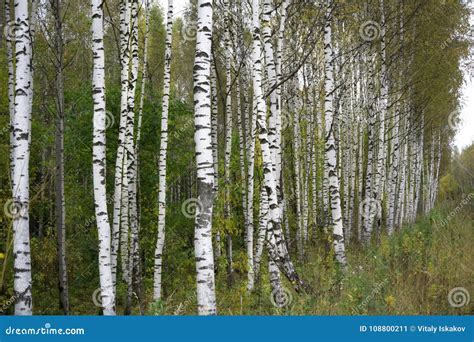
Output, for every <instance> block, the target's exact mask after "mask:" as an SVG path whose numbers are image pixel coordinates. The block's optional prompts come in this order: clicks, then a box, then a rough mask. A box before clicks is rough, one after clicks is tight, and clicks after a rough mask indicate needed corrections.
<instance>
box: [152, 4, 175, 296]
mask: <svg viewBox="0 0 474 342" xmlns="http://www.w3.org/2000/svg"><path fill="white" fill-rule="evenodd" d="M172 33H173V0H168V15H167V19H166V43H165V72H164V76H163V81H164V85H163V107H162V108H163V110H162V114H161V133H160V159H159V161H158V238H157V240H156V249H155V273H154V285H153V299H155V300H157V299H161V272H162V265H163V248H164V245H165V222H166V157H167V152H168V110H169V97H170V66H171V39H172Z"/></svg>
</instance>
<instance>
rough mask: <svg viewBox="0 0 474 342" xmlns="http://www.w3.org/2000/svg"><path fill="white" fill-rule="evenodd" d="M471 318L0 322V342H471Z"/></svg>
mask: <svg viewBox="0 0 474 342" xmlns="http://www.w3.org/2000/svg"><path fill="white" fill-rule="evenodd" d="M473 329H474V317H473V316H296V317H295V316H291V317H290V316H278V317H267V316H240V317H236V316H233V317H231V316H217V317H197V316H185V317H177V316H144V317H143V316H142V317H138V316H129V317H124V316H119V317H104V316H69V317H64V316H32V317H14V316H3V317H0V341H1V342H8V341H37V340H38V341H59V340H71V341H88V342H93V341H100V342H104V341H114V342H119V341H127V342H131V341H140V342H146V341H163V342H168V341H173V342H181V341H183V342H184V341H193V342H194V341H196V342H197V341H202V342H204V341H205V342H212V341H219V342H222V341H229V342H252V341H255V342H257V341H258V342H264V341H269V342H270V341H271V342H279V341H285V342H299V341H302V342H306V341H308V342H309V341H321V342H325V341H327V342H338V341H341V342H342V341H344V342H347V341H351V342H352V341H377V342H378V341H404V342H406V341H430V342H431V341H447V342H448V341H449V342H453V341H466V342H473V341H474V334H473Z"/></svg>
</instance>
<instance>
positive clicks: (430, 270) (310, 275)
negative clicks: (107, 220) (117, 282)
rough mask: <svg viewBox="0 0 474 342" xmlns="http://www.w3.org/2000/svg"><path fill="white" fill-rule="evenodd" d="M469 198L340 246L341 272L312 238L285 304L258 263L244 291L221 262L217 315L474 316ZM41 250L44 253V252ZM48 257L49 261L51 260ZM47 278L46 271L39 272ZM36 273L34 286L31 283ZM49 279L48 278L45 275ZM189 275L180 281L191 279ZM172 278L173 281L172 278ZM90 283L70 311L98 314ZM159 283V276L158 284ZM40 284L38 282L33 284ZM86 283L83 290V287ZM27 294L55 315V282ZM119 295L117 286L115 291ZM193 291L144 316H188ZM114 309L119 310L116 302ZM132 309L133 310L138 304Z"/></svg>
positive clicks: (150, 305) (473, 221)
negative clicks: (297, 285)
mask: <svg viewBox="0 0 474 342" xmlns="http://www.w3.org/2000/svg"><path fill="white" fill-rule="evenodd" d="M473 209H474V201H472V197H469V198H468V199H467V200H466V199H465V200H463V199H460V200H451V201H444V202H443V203H441V204H439V205H438V206H437V207H436V208H435V209H434V210H433V211H432V212H430V213H429V214H428V215H427V216H425V217H420V218H419V219H418V220H417V221H416V223H415V224H413V225H407V226H405V227H403V229H399V230H397V231H396V233H395V234H394V235H393V236H391V237H388V236H386V235H385V234H383V233H382V234H380V235H379V236H377V240H378V243H376V244H373V245H372V246H370V247H368V248H361V247H360V246H359V245H358V244H350V245H349V246H347V259H348V265H349V266H348V269H347V272H346V273H345V274H344V276H343V275H342V274H341V272H340V271H339V270H338V268H337V267H336V265H335V263H334V261H333V257H332V255H331V254H330V253H328V248H327V247H326V246H327V243H325V242H324V241H321V240H318V239H316V241H313V244H312V245H310V246H308V248H307V252H306V258H307V262H306V263H305V265H304V267H298V272H299V274H300V276H301V277H302V278H303V279H304V280H305V281H306V282H307V283H308V284H309V285H310V286H311V288H312V291H313V293H310V294H298V293H296V292H294V291H293V290H292V289H291V286H290V285H289V283H288V282H286V280H284V282H283V285H284V288H285V294H286V304H287V306H285V307H283V308H278V307H276V306H275V305H273V304H272V298H271V297H272V295H271V289H270V286H269V285H268V278H267V274H266V267H263V266H264V265H266V262H265V261H263V262H262V267H263V274H262V281H261V282H260V284H261V285H260V286H258V287H257V289H256V291H255V292H254V293H252V294H251V295H248V294H247V291H246V274H245V273H244V272H240V273H238V274H236V275H235V277H234V278H233V283H232V285H230V286H229V285H227V276H226V272H225V263H224V261H223V263H222V266H219V267H220V268H219V269H220V270H221V271H220V272H218V274H217V302H218V313H219V314H220V315H358V314H361V315H364V314H369V315H410V314H418V315H458V314H474V303H473V301H469V295H470V294H473V295H474V271H473V265H474V253H473V247H472V246H473V241H474V210H473ZM48 254H49V253H48ZM49 262H51V263H53V264H54V258H52V260H50V261H49ZM42 276H43V277H48V275H47V274H44V275H42ZM42 276H41V275H38V274H37V278H36V282H35V283H34V286H33V287H34V288H35V285H38V281H40V280H39V279H38V277H40V279H41V277H42ZM48 278H49V277H48ZM192 278H193V275H192V274H190V275H189V280H188V281H183V284H184V283H189V282H192V281H193V280H192ZM178 282H179V279H178ZM93 285H94V284H92V283H91V282H87V281H85V282H83V283H82V286H83V288H79V289H78V288H75V289H71V309H72V313H73V314H100V309H99V307H97V306H94V305H93V302H92V301H91V294H92V293H93V292H94V288H92V286H93ZM164 286H166V282H165V283H164ZM41 287H42V286H41ZM89 287H90V288H89ZM144 287H145V288H146V289H147V291H146V294H145V301H148V300H150V301H151V295H152V292H151V291H152V279H149V278H146V279H144ZM35 292H36V293H34V295H35V294H36V295H35V296H34V298H35V302H34V306H35V314H61V312H60V311H59V310H58V309H57V305H56V304H55V303H57V302H58V300H57V298H58V297H57V288H51V287H50V288H48V289H46V288H43V290H41V289H38V287H37V290H36V291H35ZM124 293H125V289H123V288H121V287H119V290H118V297H119V298H120V297H122V295H121V294H124ZM195 302H196V298H195V289H194V288H192V286H191V287H188V286H184V285H183V286H181V287H179V288H178V289H176V290H173V291H170V294H167V295H165V299H164V300H162V301H159V302H149V301H148V302H147V303H146V304H145V305H143V307H146V309H144V310H143V311H144V314H148V315H150V314H151V315H173V314H181V315H183V314H184V315H193V314H195V313H196V311H195V310H196V303H195ZM118 306H119V307H118V313H119V314H123V307H121V303H120V301H119V304H118ZM132 314H140V312H139V310H138V305H136V306H135V307H134V309H133V311H132Z"/></svg>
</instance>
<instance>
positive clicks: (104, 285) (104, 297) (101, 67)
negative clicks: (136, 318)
mask: <svg viewBox="0 0 474 342" xmlns="http://www.w3.org/2000/svg"><path fill="white" fill-rule="evenodd" d="M91 5H92V56H93V73H92V96H93V103H94V107H93V110H94V119H93V123H94V125H93V127H94V132H93V148H92V170H93V181H94V201H95V216H96V221H97V229H98V231H99V273H100V275H99V277H100V289H101V303H102V306H103V312H104V315H115V295H114V291H113V278H112V267H111V266H112V265H111V256H110V248H111V247H110V242H111V239H110V234H111V232H110V224H109V216H108V212H107V200H106V196H107V194H106V189H105V167H106V165H105V152H106V150H105V147H106V142H105V129H106V125H105V118H106V113H105V56H104V24H103V20H104V19H103V15H104V12H103V2H101V1H100V0H92V1H91Z"/></svg>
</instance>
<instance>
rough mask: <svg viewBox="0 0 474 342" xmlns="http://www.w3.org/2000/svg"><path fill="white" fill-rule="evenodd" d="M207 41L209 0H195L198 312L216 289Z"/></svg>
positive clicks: (210, 311) (210, 303) (210, 304)
mask: <svg viewBox="0 0 474 342" xmlns="http://www.w3.org/2000/svg"><path fill="white" fill-rule="evenodd" d="M211 42H212V1H210V0H198V2H197V34H196V54H195V59H194V76H193V79H194V124H195V132H194V142H195V144H196V168H197V193H198V204H199V205H198V206H197V210H196V228H195V234H194V248H195V258H196V272H197V302H198V313H199V314H200V315H215V314H216V313H217V309H216V293H215V281H214V256H213V250H212V209H213V202H214V191H213V190H214V161H213V158H212V138H211V131H212V129H211V89H210V88H211V87H210V72H211V63H210V61H211Z"/></svg>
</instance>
